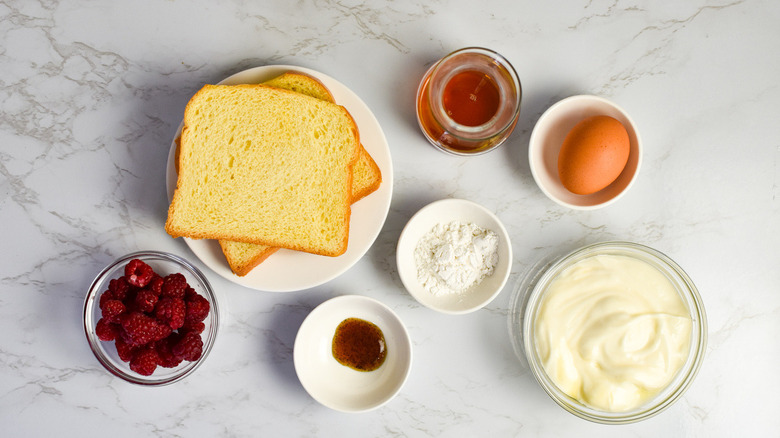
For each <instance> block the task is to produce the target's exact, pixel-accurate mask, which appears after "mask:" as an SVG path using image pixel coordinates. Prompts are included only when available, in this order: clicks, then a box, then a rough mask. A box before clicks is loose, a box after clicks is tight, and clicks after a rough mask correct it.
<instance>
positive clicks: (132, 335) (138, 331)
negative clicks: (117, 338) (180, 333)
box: [120, 311, 171, 346]
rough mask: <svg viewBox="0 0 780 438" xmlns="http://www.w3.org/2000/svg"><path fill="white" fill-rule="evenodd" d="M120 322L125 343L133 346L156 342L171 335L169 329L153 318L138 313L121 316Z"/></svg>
mask: <svg viewBox="0 0 780 438" xmlns="http://www.w3.org/2000/svg"><path fill="white" fill-rule="evenodd" d="M120 322H121V324H122V334H123V336H124V339H125V341H127V343H128V344H130V345H133V346H139V345H145V344H148V343H149V342H152V341H157V340H159V339H162V338H164V337H166V336H168V335H169V334H170V333H171V328H170V327H167V326H164V325H162V324H160V323H158V322H157V320H155V319H154V318H152V317H150V316H147V315H144V314H143V313H141V312H138V311H134V312H130V313H126V314H124V315H122V317H121V318H120Z"/></svg>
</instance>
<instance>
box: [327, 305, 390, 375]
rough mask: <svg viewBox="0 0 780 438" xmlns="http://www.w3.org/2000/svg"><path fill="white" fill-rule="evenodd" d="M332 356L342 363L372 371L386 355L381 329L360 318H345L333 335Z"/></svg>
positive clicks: (353, 367)
mask: <svg viewBox="0 0 780 438" xmlns="http://www.w3.org/2000/svg"><path fill="white" fill-rule="evenodd" d="M333 357H334V358H335V359H336V360H337V361H338V362H339V363H340V364H342V365H344V366H348V367H350V368H352V369H354V370H358V371H374V370H375V369H377V368H379V367H381V366H382V364H383V363H384V362H385V358H386V357H387V345H386V344H385V336H384V334H383V333H382V330H381V329H380V328H379V327H377V326H376V325H375V324H373V323H371V322H369V321H366V320H364V319H360V318H347V319H345V320H344V321H341V323H340V324H339V325H338V327H336V333H335V334H334V335H333Z"/></svg>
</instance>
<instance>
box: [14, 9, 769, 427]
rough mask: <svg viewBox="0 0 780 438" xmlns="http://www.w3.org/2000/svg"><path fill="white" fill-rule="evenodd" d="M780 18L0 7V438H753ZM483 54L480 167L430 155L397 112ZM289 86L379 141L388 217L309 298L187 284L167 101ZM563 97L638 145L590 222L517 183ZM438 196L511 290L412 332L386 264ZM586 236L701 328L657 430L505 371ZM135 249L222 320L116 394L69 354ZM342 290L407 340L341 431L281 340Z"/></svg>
mask: <svg viewBox="0 0 780 438" xmlns="http://www.w3.org/2000/svg"><path fill="white" fill-rule="evenodd" d="M779 19H780V6H778V4H777V3H776V2H772V1H768V0H764V1H760V0H745V1H728V0H726V1H721V2H712V1H693V2H666V3H659V2H652V1H642V0H639V1H622V0H620V1H588V2H578V3H563V2H555V3H539V2H528V1H520V2H515V1H489V2H466V1H446V0H439V1H434V2H423V3H420V2H407V1H399V2H382V1H377V0H371V1H367V2H358V1H338V2H336V1H300V2H283V1H269V2H248V1H227V2H208V1H203V0H195V1H189V2H185V1H181V0H141V1H137V2H99V1H90V0H68V1H56V0H39V1H22V0H5V1H2V2H0V72H2V74H0V222H1V223H2V224H3V226H2V228H1V231H0V233H2V234H1V236H2V240H3V242H4V250H3V252H2V255H1V256H0V261H1V263H0V285H1V286H2V293H0V332H2V333H3V336H2V340H1V341H0V371H2V372H0V425H2V426H3V435H4V436H98V435H106V434H107V433H109V432H110V433H111V434H112V435H113V436H158V437H178V436H210V437H214V436H224V437H234V436H258V435H259V436H335V435H339V436H361V437H362V436H412V437H426V436H484V435H493V436H570V435H574V434H577V435H579V436H599V437H604V436H626V435H630V436H638V437H652V436H712V437H716V436H724V437H725V436H735V435H737V434H739V435H743V436H772V435H775V434H776V433H777V432H776V431H777V430H779V429H780V418H779V417H778V416H777V414H776V412H775V411H776V410H777V409H776V406H777V402H776V400H775V394H776V393H777V392H778V391H779V390H780V375H778V373H777V372H776V371H775V364H776V363H777V362H778V361H779V360H780V344H778V343H777V339H776V338H777V334H778V333H779V332H780V294H778V289H779V288H780V270H778V268H777V267H778V266H780V255H778V254H780V253H779V252H778V249H777V248H778V247H780V226H778V223H780V201H779V198H780V164H779V162H780V143H778V138H780V125H779V124H778V123H777V119H778V114H779V112H778V109H777V102H779V101H780V86H778V78H780V57H778V56H777V53H780V27H778V26H777V23H778V20H779ZM470 45H480V46H485V47H489V48H491V49H494V50H496V51H498V52H500V53H502V54H503V55H504V56H505V57H506V58H508V59H509V60H510V62H512V63H513V65H514V66H515V68H516V69H517V70H518V73H519V76H520V79H521V82H522V86H523V92H524V95H523V103H522V112H521V116H520V120H519V122H518V125H517V127H516V129H515V132H514V134H513V135H512V137H511V138H510V140H509V141H508V142H507V143H506V144H505V145H503V146H502V147H501V148H500V149H498V150H496V151H494V152H492V153H490V154H487V155H484V156H480V157H473V158H459V157H452V156H448V155H445V154H442V153H441V152H438V151H437V150H435V149H434V148H433V147H431V146H429V145H428V144H427V143H426V141H425V139H424V137H423V136H422V135H421V133H420V132H419V129H418V127H417V122H416V120H415V115H414V96H415V92H416V88H417V84H418V81H419V79H420V78H421V77H422V75H423V73H424V72H425V70H426V69H427V68H428V67H429V66H430V65H431V64H432V63H433V62H435V61H436V60H437V59H438V58H440V57H441V56H443V55H445V54H447V53H448V52H450V51H452V50H454V49H457V48H460V47H464V46H470ZM269 64H292V65H299V66H302V67H307V68H312V69H315V70H317V71H320V72H323V73H325V74H327V75H329V76H332V77H334V78H336V79H338V80H339V81H340V82H342V83H343V84H345V85H346V86H348V87H349V88H350V89H352V90H353V91H354V92H355V93H357V94H358V95H359V96H360V97H361V98H362V99H363V100H364V101H365V102H366V104H367V105H368V106H369V107H370V108H371V110H372V111H373V112H374V114H375V116H376V117H377V119H378V120H379V122H380V124H381V125H382V128H383V130H384V132H385V135H386V136H387V139H388V142H389V144H390V149H391V154H392V157H393V167H394V180H395V184H394V193H393V201H392V204H391V207H390V211H389V213H388V217H387V220H386V222H385V225H384V227H383V229H382V231H381V233H380V234H379V237H378V238H377V240H376V242H375V243H374V245H373V246H372V248H371V249H370V250H369V252H368V253H367V254H366V255H365V256H364V257H363V258H362V259H361V260H360V262H358V263H357V264H356V265H355V266H354V267H352V268H351V269H350V270H349V271H347V272H346V273H345V274H343V275H342V276H340V277H338V278H336V279H334V280H332V281H330V282H328V283H326V284H323V285H321V286H318V287H315V288H312V289H310V290H305V291H300V292H293V293H282V294H278V293H277V294H274V293H264V292H258V291H253V290H249V289H246V288H243V287H241V286H237V285H235V284H233V283H231V282H229V281H227V280H224V279H223V278H221V277H219V276H217V275H215V274H214V273H213V272H211V271H209V270H208V269H207V268H206V267H205V266H204V265H202V264H201V263H200V262H199V261H198V260H197V259H196V258H195V256H194V254H193V253H192V252H191V251H190V250H189V248H188V247H187V245H185V244H184V243H183V242H181V241H179V240H180V239H179V240H174V239H172V238H170V237H169V236H168V235H167V234H166V233H165V231H164V228H163V225H164V222H165V217H166V214H167V207H168V200H167V196H166V193H165V166H166V160H167V157H168V152H169V149H170V147H171V141H172V139H173V136H174V134H175V132H176V129H177V127H178V126H179V123H180V122H181V117H182V112H183V109H184V106H185V105H186V103H187V101H188V99H189V98H190V97H191V96H192V94H193V93H194V92H195V91H197V90H198V89H199V88H200V87H201V86H202V85H203V84H205V83H213V82H217V81H219V80H221V79H223V78H224V77H227V76H229V75H231V74H233V73H236V72H239V71H242V70H244V69H247V68H251V67H255V66H261V65H269ZM574 94H597V95H602V96H605V97H608V98H609V99H612V100H614V101H615V102H617V103H618V104H620V105H621V106H622V107H623V108H625V109H626V110H627V111H628V112H629V113H630V114H631V116H632V118H634V120H635V121H636V122H637V124H638V126H639V128H640V133H641V135H642V139H643V141H644V144H645V155H644V157H643V159H644V162H643V165H642V169H641V173H640V177H639V179H638V180H637V182H636V184H635V185H634V187H633V188H632V189H631V191H630V192H629V193H628V194H627V195H626V196H625V197H624V198H622V199H621V200H620V201H619V202H618V203H616V204H614V205H612V206H610V207H608V208H606V209H603V210H597V211H589V212H579V211H572V210H567V209H565V208H562V207H559V206H558V205H557V204H554V203H553V202H552V201H550V200H548V199H547V198H546V197H545V196H544V195H543V194H542V192H541V191H540V190H539V189H538V188H537V187H536V185H535V183H534V180H533V178H532V176H531V173H530V170H529V168H528V158H527V145H528V140H529V137H530V135H531V131H532V129H533V126H534V123H535V122H536V120H537V119H538V118H539V116H541V114H542V113H543V112H544V111H545V110H546V109H547V108H548V107H549V106H550V105H552V104H553V103H555V102H556V101H558V100H560V99H562V98H564V97H567V96H570V95H574ZM447 197H459V198H465V199H470V200H473V201H476V202H478V203H480V204H482V205H484V206H486V207H487V208H489V209H490V210H492V211H494V212H495V213H496V214H497V215H498V216H499V217H500V218H501V219H502V221H503V222H504V223H505V225H506V227H507V229H508V231H509V233H510V235H511V236H512V239H513V242H512V243H513V249H514V252H515V260H514V263H513V269H512V272H513V275H512V277H511V278H510V282H509V284H508V285H507V287H506V288H505V290H504V291H503V292H502V293H501V295H499V297H498V298H497V299H496V300H495V301H494V302H492V303H491V304H490V305H489V306H488V307H487V308H485V309H482V310H480V311H479V312H476V313H474V314H470V315H464V316H457V317H453V316H446V315H440V314H435V313H433V312H432V311H430V310H429V309H427V308H424V307H422V306H421V305H419V304H418V303H417V302H416V301H414V299H413V298H412V297H411V296H409V294H408V293H407V292H406V291H405V290H404V288H403V285H402V284H401V281H400V279H399V278H398V274H397V271H396V265H395V244H396V242H397V240H398V237H399V234H400V232H401V229H402V228H403V226H404V224H405V223H406V221H407V220H408V219H409V218H410V217H411V215H412V214H414V212H416V211H417V210H418V209H419V208H421V207H422V206H424V205H425V204H427V203H428V202H431V201H434V200H436V199H441V198H447ZM606 239H624V240H632V241H636V242H639V243H643V244H647V245H650V246H652V247H654V248H657V249H659V250H661V251H663V252H665V253H666V254H668V255H670V256H671V257H672V258H673V259H675V260H676V261H677V262H678V263H679V264H680V265H681V266H683V268H684V269H685V270H686V271H687V272H688V274H689V275H690V276H691V277H692V278H693V280H694V282H695V283H696V285H697V286H698V288H699V290H700V292H701V295H702V297H703V299H704V303H705V306H706V309H707V314H708V319H709V343H708V347H707V354H706V358H705V362H704V365H703V367H702V369H701V372H700V374H699V376H698V377H697V379H696V380H695V382H694V383H693V385H692V386H691V388H690V389H689V391H688V392H687V393H686V394H685V396H684V397H683V398H682V399H681V400H680V401H679V402H678V403H676V404H675V405H674V406H673V407H672V408H670V409H669V410H668V411H666V412H664V413H663V414H661V415H659V416H658V417H655V418H653V419H650V420H647V421H645V422H642V423H638V424H634V425H630V426H621V427H607V426H600V425H596V424H592V423H588V422H585V421H582V420H579V419H577V418H575V417H574V416H572V415H570V414H568V413H566V412H564V411H563V410H562V409H560V408H559V407H558V406H557V405H555V404H554V403H553V402H552V400H550V399H549V398H548V397H547V396H546V395H545V394H544V393H543V391H542V390H541V389H540V388H539V386H538V385H537V384H536V382H535V381H534V380H533V377H532V376H531V374H530V373H529V371H528V369H527V365H525V364H524V363H523V361H522V360H520V359H519V358H517V357H516V356H515V353H514V351H513V347H512V342H511V339H510V335H509V333H508V330H507V321H506V320H507V316H508V312H509V310H508V309H509V307H510V304H511V302H510V301H511V295H512V292H513V289H514V285H515V284H516V283H517V281H519V279H520V278H521V277H522V275H523V274H524V272H525V271H526V270H527V269H528V268H529V267H531V266H533V265H534V263H536V262H537V261H538V260H539V259H540V258H542V257H543V256H546V255H549V254H559V253H562V252H564V251H566V250H569V249H572V248H575V247H577V246H580V245H583V244H586V243H591V242H594V241H599V240H606ZM140 249H156V250H163V251H169V252H173V253H176V254H179V255H182V256H184V257H186V258H188V259H190V260H192V261H193V262H194V263H196V264H197V265H198V266H199V267H201V268H203V269H204V271H205V272H206V275H208V276H209V279H210V280H211V281H212V283H213V285H214V287H215V289H216V290H217V293H218V297H219V299H220V304H221V305H222V313H223V315H222V316H223V322H222V325H221V328H220V333H219V337H218V339H217V343H216V345H215V347H214V349H213V351H212V352H211V355H210V357H209V358H208V360H207V361H206V363H205V364H204V365H203V366H202V367H201V368H199V369H198V371H197V372H196V374H194V375H193V376H191V377H190V378H188V379H186V380H184V381H182V382H179V383H177V384H175V385H172V386H167V387H163V388H154V389H151V388H139V387H136V386H133V385H130V384H127V383H125V382H123V381H120V380H118V379H116V378H113V377H111V376H110V375H109V374H108V373H107V372H105V371H104V370H103V369H102V368H101V366H100V365H99V363H98V362H97V361H96V360H95V358H94V357H93V355H92V353H91V351H90V350H89V347H88V345H87V343H86V339H85V338H84V334H83V328H82V324H81V307H82V304H83V299H84V295H85V292H86V289H87V287H88V286H89V284H90V283H91V281H92V279H93V278H94V276H95V275H96V274H97V273H98V272H99V271H100V269H101V268H102V267H103V266H105V265H106V264H107V263H109V262H111V261H112V260H114V259H115V258H116V257H118V256H120V255H123V254H126V253H129V252H131V251H136V250H140ZM344 294H362V295H366V296H370V297H373V298H376V299H378V300H380V301H382V302H383V303H385V304H387V305H388V306H389V307H391V308H392V309H393V310H394V311H395V312H396V313H397V314H398V315H399V316H400V317H401V319H402V320H403V321H404V323H405V324H406V326H407V329H408V330H409V333H410V335H411V337H412V342H413V346H414V364H413V368H412V373H411V375H410V377H409V380H408V381H407V383H406V385H405V386H404V388H403V390H402V391H401V393H400V394H399V395H398V396H397V397H396V398H395V399H394V400H393V401H391V402H390V403H389V404H387V405H386V406H384V407H382V408H380V409H378V410H376V411H373V412H369V413H365V414H358V415H348V414H342V413H338V412H335V411H331V410H329V409H327V408H325V407H323V406H321V405H319V404H318V403H317V402H316V401H314V400H313V399H312V398H311V397H310V396H309V395H308V394H307V393H306V392H305V390H304V389H303V387H302V386H301V384H300V383H299V381H298V379H297V376H296V373H295V369H294V367H293V362H292V354H293V345H294V340H295V335H296V333H297V330H298V327H299V326H300V324H301V323H302V321H303V320H304V318H305V317H306V315H308V314H309V312H310V311H311V310H312V309H313V308H314V307H316V306H317V305H318V304H320V303H322V302H324V301H325V300H327V299H329V298H331V297H334V296H338V295H344Z"/></svg>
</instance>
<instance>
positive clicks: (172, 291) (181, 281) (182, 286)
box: [161, 273, 188, 298]
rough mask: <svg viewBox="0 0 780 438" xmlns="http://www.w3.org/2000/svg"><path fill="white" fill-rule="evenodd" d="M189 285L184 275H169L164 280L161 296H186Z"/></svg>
mask: <svg viewBox="0 0 780 438" xmlns="http://www.w3.org/2000/svg"><path fill="white" fill-rule="evenodd" d="M187 287H188V285H187V279H186V278H184V275H182V274H179V273H176V274H171V275H168V276H166V277H165V279H164V280H163V285H162V293H161V296H163V297H170V298H184V293H185V291H186V289H187Z"/></svg>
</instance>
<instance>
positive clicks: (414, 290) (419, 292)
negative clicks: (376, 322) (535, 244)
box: [396, 198, 514, 315]
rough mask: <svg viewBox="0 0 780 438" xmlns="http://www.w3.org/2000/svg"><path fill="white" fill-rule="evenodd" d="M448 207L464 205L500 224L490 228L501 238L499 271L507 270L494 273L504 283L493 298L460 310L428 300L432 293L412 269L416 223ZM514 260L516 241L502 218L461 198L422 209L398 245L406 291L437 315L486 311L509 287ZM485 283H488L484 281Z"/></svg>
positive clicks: (445, 200) (410, 221) (409, 222)
mask: <svg viewBox="0 0 780 438" xmlns="http://www.w3.org/2000/svg"><path fill="white" fill-rule="evenodd" d="M448 205H460V206H464V207H465V208H468V209H471V210H472V211H477V212H479V213H480V214H482V215H484V216H485V217H487V218H488V219H490V221H491V223H494V224H495V225H496V227H495V229H494V228H492V227H491V228H490V229H491V230H492V231H494V232H495V233H496V234H497V235H498V236H499V239H500V241H499V261H498V263H497V264H496V270H497V269H498V268H499V266H501V267H503V268H504V269H503V272H497V271H494V272H493V274H492V275H494V276H495V275H499V274H500V280H499V284H498V285H497V287H496V288H495V290H493V291H492V292H491V293H490V295H489V296H486V297H485V299H483V300H482V301H480V302H478V303H475V304H473V305H471V306H466V307H462V308H459V309H457V310H452V309H446V308H442V307H439V306H436V305H435V303H433V302H431V301H429V300H427V299H426V298H427V297H429V296H430V294H428V292H427V291H425V290H424V289H423V288H421V287H420V285H419V284H418V283H417V282H416V273H415V275H413V273H412V272H411V270H413V269H412V267H413V266H414V261H413V260H414V248H415V246H416V243H417V242H412V241H410V239H412V237H413V236H411V234H412V233H413V231H415V230H414V227H415V225H416V222H417V221H419V220H421V219H420V218H421V217H424V215H426V214H429V213H430V212H431V211H432V210H436V209H440V208H444V207H447V206H448ZM454 220H457V219H456V218H455V219H453V218H449V219H445V220H443V221H436V223H448V222H451V221H454ZM483 228H484V227H483ZM426 232H427V231H426ZM423 234H424V233H423ZM502 249H504V253H501V250H502ZM409 251H410V252H411V254H408V252H409ZM405 257H411V258H410V259H406V258H405ZM410 260H411V261H410ZM513 261H514V254H513V249H512V241H511V238H510V237H509V232H508V231H507V229H506V227H505V226H504V223H503V222H502V221H501V219H499V218H498V216H496V215H495V213H493V212H492V211H490V210H489V209H488V208H487V207H485V206H483V205H481V204H478V203H476V202H474V201H469V200H466V199H460V198H445V199H439V200H436V201H433V202H431V203H429V204H427V205H425V206H423V207H422V208H420V209H419V210H418V211H417V212H416V213H414V214H413V215H412V217H411V218H409V220H408V221H407V222H406V224H405V225H404V228H403V229H402V230H401V234H400V236H399V237H398V243H397V245H396V268H397V270H398V276H399V277H400V279H401V283H402V284H403V285H404V288H405V289H406V291H407V292H408V293H409V294H410V295H411V296H412V297H413V298H414V299H415V300H416V301H417V302H418V303H420V304H422V305H423V306H425V307H427V308H429V309H432V310H435V311H437V312H440V313H444V314H449V315H464V314H467V313H472V312H475V311H477V310H479V309H482V308H483V307H485V306H487V305H488V304H490V303H491V302H492V301H493V300H495V299H496V297H498V295H499V294H500V293H501V292H502V291H503V290H504V288H505V287H506V283H507V281H508V280H509V276H510V274H511V273H512V263H513ZM496 278H499V277H496ZM482 284H484V282H483V283H482ZM477 287H479V286H477Z"/></svg>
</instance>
